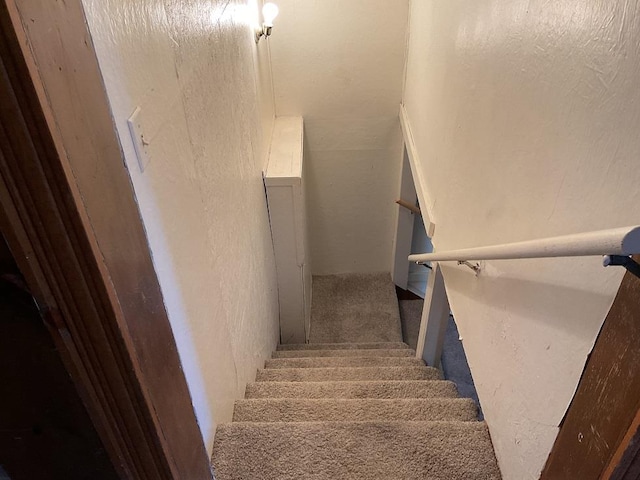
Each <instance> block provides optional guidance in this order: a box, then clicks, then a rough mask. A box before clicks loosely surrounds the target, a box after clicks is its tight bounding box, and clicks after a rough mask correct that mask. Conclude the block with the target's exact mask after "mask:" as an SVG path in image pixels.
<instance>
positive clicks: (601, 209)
mask: <svg viewBox="0 0 640 480" xmlns="http://www.w3.org/2000/svg"><path fill="white" fill-rule="evenodd" d="M409 29H410V40H409V47H408V61H407V73H406V82H405V91H404V98H403V101H404V104H405V107H406V111H407V115H408V119H409V122H410V125H411V129H412V132H413V137H414V140H415V144H416V148H417V151H418V154H419V168H420V169H421V172H422V174H423V175H424V178H425V182H426V185H427V190H428V191H426V192H425V194H426V196H427V197H428V199H429V203H430V205H429V206H430V207H431V211H432V214H433V217H434V218H433V219H432V220H433V221H434V223H435V224H436V228H435V236H434V238H433V243H434V246H435V248H436V250H440V251H442V250H448V249H454V248H464V247H470V246H480V245H490V244H496V243H505V242H512V241H520V240H528V239H534V238H540V237H545V236H554V235H562V234H569V233H579V232H583V231H590V230H597V229H603V228H611V227H618V226H625V225H633V224H637V223H639V220H640V217H638V212H637V205H638V204H639V202H640V190H639V189H638V188H637V185H638V184H639V182H640V169H639V168H638V158H640V137H639V136H638V135H637V125H638V124H639V121H640V90H638V88H637V85H638V84H639V82H640V6H639V4H638V3H637V2H626V1H623V0H613V1H595V2H582V3H576V2H570V1H564V0H562V1H556V2H546V1H542V0H540V1H538V0H533V1H525V0H514V1H510V2H499V1H494V0H474V1H470V0H452V1H448V2H439V1H435V0H424V1H423V0H420V1H417V0H416V1H413V2H411V12H410V27H409ZM442 270H443V274H444V278H445V282H446V286H447V291H448V294H449V300H450V303H451V307H452V310H453V313H454V314H455V317H456V321H457V322H458V326H459V330H460V333H461V336H462V338H463V343H464V346H465V350H466V353H467V356H468V359H469V363H470V367H471V370H472V373H473V376H474V380H475V382H476V387H477V390H478V393H479V396H480V400H481V403H482V407H483V410H484V413H485V418H486V419H487V422H488V424H489V426H490V430H491V434H492V439H493V442H494V446H495V449H496V454H497V457H498V460H499V462H500V466H501V468H502V473H503V475H504V478H505V479H529V478H530V479H535V478H538V477H539V474H540V471H541V469H542V467H543V465H544V463H545V460H546V458H547V456H548V453H549V451H550V449H551V447H552V445H553V442H554V439H555V437H556V435H557V431H558V425H559V424H560V422H561V420H562V418H563V415H564V413H565V411H566V409H567V406H568V405H569V402H570V401H571V399H572V396H573V394H574V392H575V388H576V386H577V384H578V381H579V380H580V376H581V373H582V371H583V368H584V364H585V361H586V358H587V356H588V354H589V352H590V350H591V348H592V346H593V344H594V341H595V338H596V336H597V334H598V332H599V329H600V327H601V324H602V322H603V320H604V318H605V316H606V313H607V311H608V309H609V307H610V305H611V303H612V301H613V297H614V294H615V292H616V290H617V288H618V286H619V284H620V280H621V278H622V271H621V270H615V269H606V270H605V269H603V267H602V266H601V259H600V258H596V257H593V258H571V259H537V260H518V261H493V262H483V271H482V273H481V275H480V276H478V277H477V278H476V277H475V276H474V275H473V273H472V272H471V271H470V270H469V269H466V268H465V267H458V266H456V265H455V264H453V263H445V264H443V265H442Z"/></svg>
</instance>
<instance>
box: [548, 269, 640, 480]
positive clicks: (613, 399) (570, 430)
mask: <svg viewBox="0 0 640 480" xmlns="http://www.w3.org/2000/svg"><path fill="white" fill-rule="evenodd" d="M639 407H640V278H637V277H635V276H633V275H631V274H630V273H626V274H625V276H624V279H623V281H622V284H621V285H620V289H619V290H618V294H617V296H616V298H615V300H614V302H613V305H612V306H611V309H610V310H609V313H608V315H607V318H606V319H605V322H604V324H603V326H602V330H601V331H600V334H599V336H598V338H597V340H596V344H595V346H594V348H593V351H592V353H591V355H590V357H589V360H588V361H587V364H586V366H585V370H584V373H583V375H582V379H581V380H580V383H579V385H578V389H577V391H576V394H575V396H574V398H573V401H572V402H571V405H570V407H569V409H568V411H567V415H566V417H565V419H564V421H563V423H562V425H561V427H560V432H559V434H558V437H557V439H556V442H555V444H554V446H553V449H552V451H551V454H550V456H549V459H548V460H547V464H546V466H545V468H544V470H543V472H542V477H541V478H542V479H545V480H552V479H574V478H575V479H581V480H590V479H594V480H595V479H599V478H602V475H603V473H605V469H606V468H607V465H608V464H610V463H611V459H612V457H613V456H614V454H615V452H616V451H617V450H618V448H619V446H620V445H621V442H623V439H624V437H625V434H626V433H627V431H628V429H629V427H630V425H631V424H632V422H633V420H634V418H635V417H636V414H637V412H638V408H639ZM614 467H615V465H614ZM605 478H609V477H608V474H607V476H605Z"/></svg>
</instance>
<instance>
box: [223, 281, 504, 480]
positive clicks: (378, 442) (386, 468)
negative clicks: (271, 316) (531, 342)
mask: <svg viewBox="0 0 640 480" xmlns="http://www.w3.org/2000/svg"><path fill="white" fill-rule="evenodd" d="M312 310H313V315H312V324H311V340H312V343H310V344H308V345H280V346H278V350H277V351H276V352H274V353H273V355H272V358H271V359H269V360H267V361H266V362H265V366H264V367H265V368H263V369H260V370H258V372H257V375H256V381H255V382H252V383H250V384H248V385H247V388H246V392H245V399H243V400H238V401H237V402H236V404H235V408H234V415H233V422H232V423H229V424H223V425H219V426H218V428H217V431H216V436H215V440H214V445H213V456H212V465H213V469H214V473H215V478H216V479H217V480H298V479H302V480H305V479H309V480H334V479H335V480H374V479H375V480H377V479H384V480H418V479H420V480H422V479H432V480H494V479H495V480H498V479H500V471H499V469H498V465H497V462H496V458H495V455H494V453H493V447H492V444H491V438H490V437H489V431H488V429H487V427H486V425H485V423H484V422H479V421H477V409H476V406H475V404H474V403H473V401H471V400H470V399H466V398H459V397H458V391H457V389H456V386H455V384H453V383H452V382H448V381H444V380H442V375H441V372H440V371H439V370H437V369H435V368H431V367H427V366H425V365H424V362H423V361H422V360H420V359H417V358H416V356H415V352H414V351H413V350H412V349H411V348H410V347H409V346H408V345H407V344H405V343H402V342H401V341H400V340H401V338H402V336H401V335H402V334H401V328H400V320H399V315H398V303H397V300H396V297H395V292H394V289H393V286H392V284H391V281H390V279H389V275H388V274H384V275H349V276H345V275H342V276H330V277H314V284H313V307H312ZM358 342H360V343H358Z"/></svg>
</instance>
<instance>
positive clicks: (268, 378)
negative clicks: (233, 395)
mask: <svg viewBox="0 0 640 480" xmlns="http://www.w3.org/2000/svg"><path fill="white" fill-rule="evenodd" d="M441 379H442V378H441V374H440V372H439V371H438V370H437V369H435V368H429V367H378V368H349V367H343V368H281V369H266V370H258V373H257V375H256V381H257V382H328V381H358V380H441Z"/></svg>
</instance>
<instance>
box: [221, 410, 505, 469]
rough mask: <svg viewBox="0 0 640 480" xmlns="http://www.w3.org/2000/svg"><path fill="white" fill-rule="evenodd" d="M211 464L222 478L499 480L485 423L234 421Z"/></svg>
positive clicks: (225, 427)
mask: <svg viewBox="0 0 640 480" xmlns="http://www.w3.org/2000/svg"><path fill="white" fill-rule="evenodd" d="M212 459H213V468H214V471H215V475H216V478H217V479H218V480H235V479H279V480H289V479H299V478H314V479H317V480H325V479H327V480H328V479H345V480H352V479H360V478H384V479H390V480H396V479H397V480H400V479H403V480H413V479H416V480H417V479H423V478H430V479H442V480H444V479H448V480H458V479H477V480H493V479H500V472H499V469H498V466H497V462H496V459H495V455H494V453H493V448H492V445H491V439H490V437H489V432H488V430H487V427H486V425H485V424H484V422H413V421H412V422H300V423H273V422H272V423H244V422H242V423H230V424H223V425H219V426H218V431H217V433H216V436H215V441H214V446H213V457H212Z"/></svg>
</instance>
